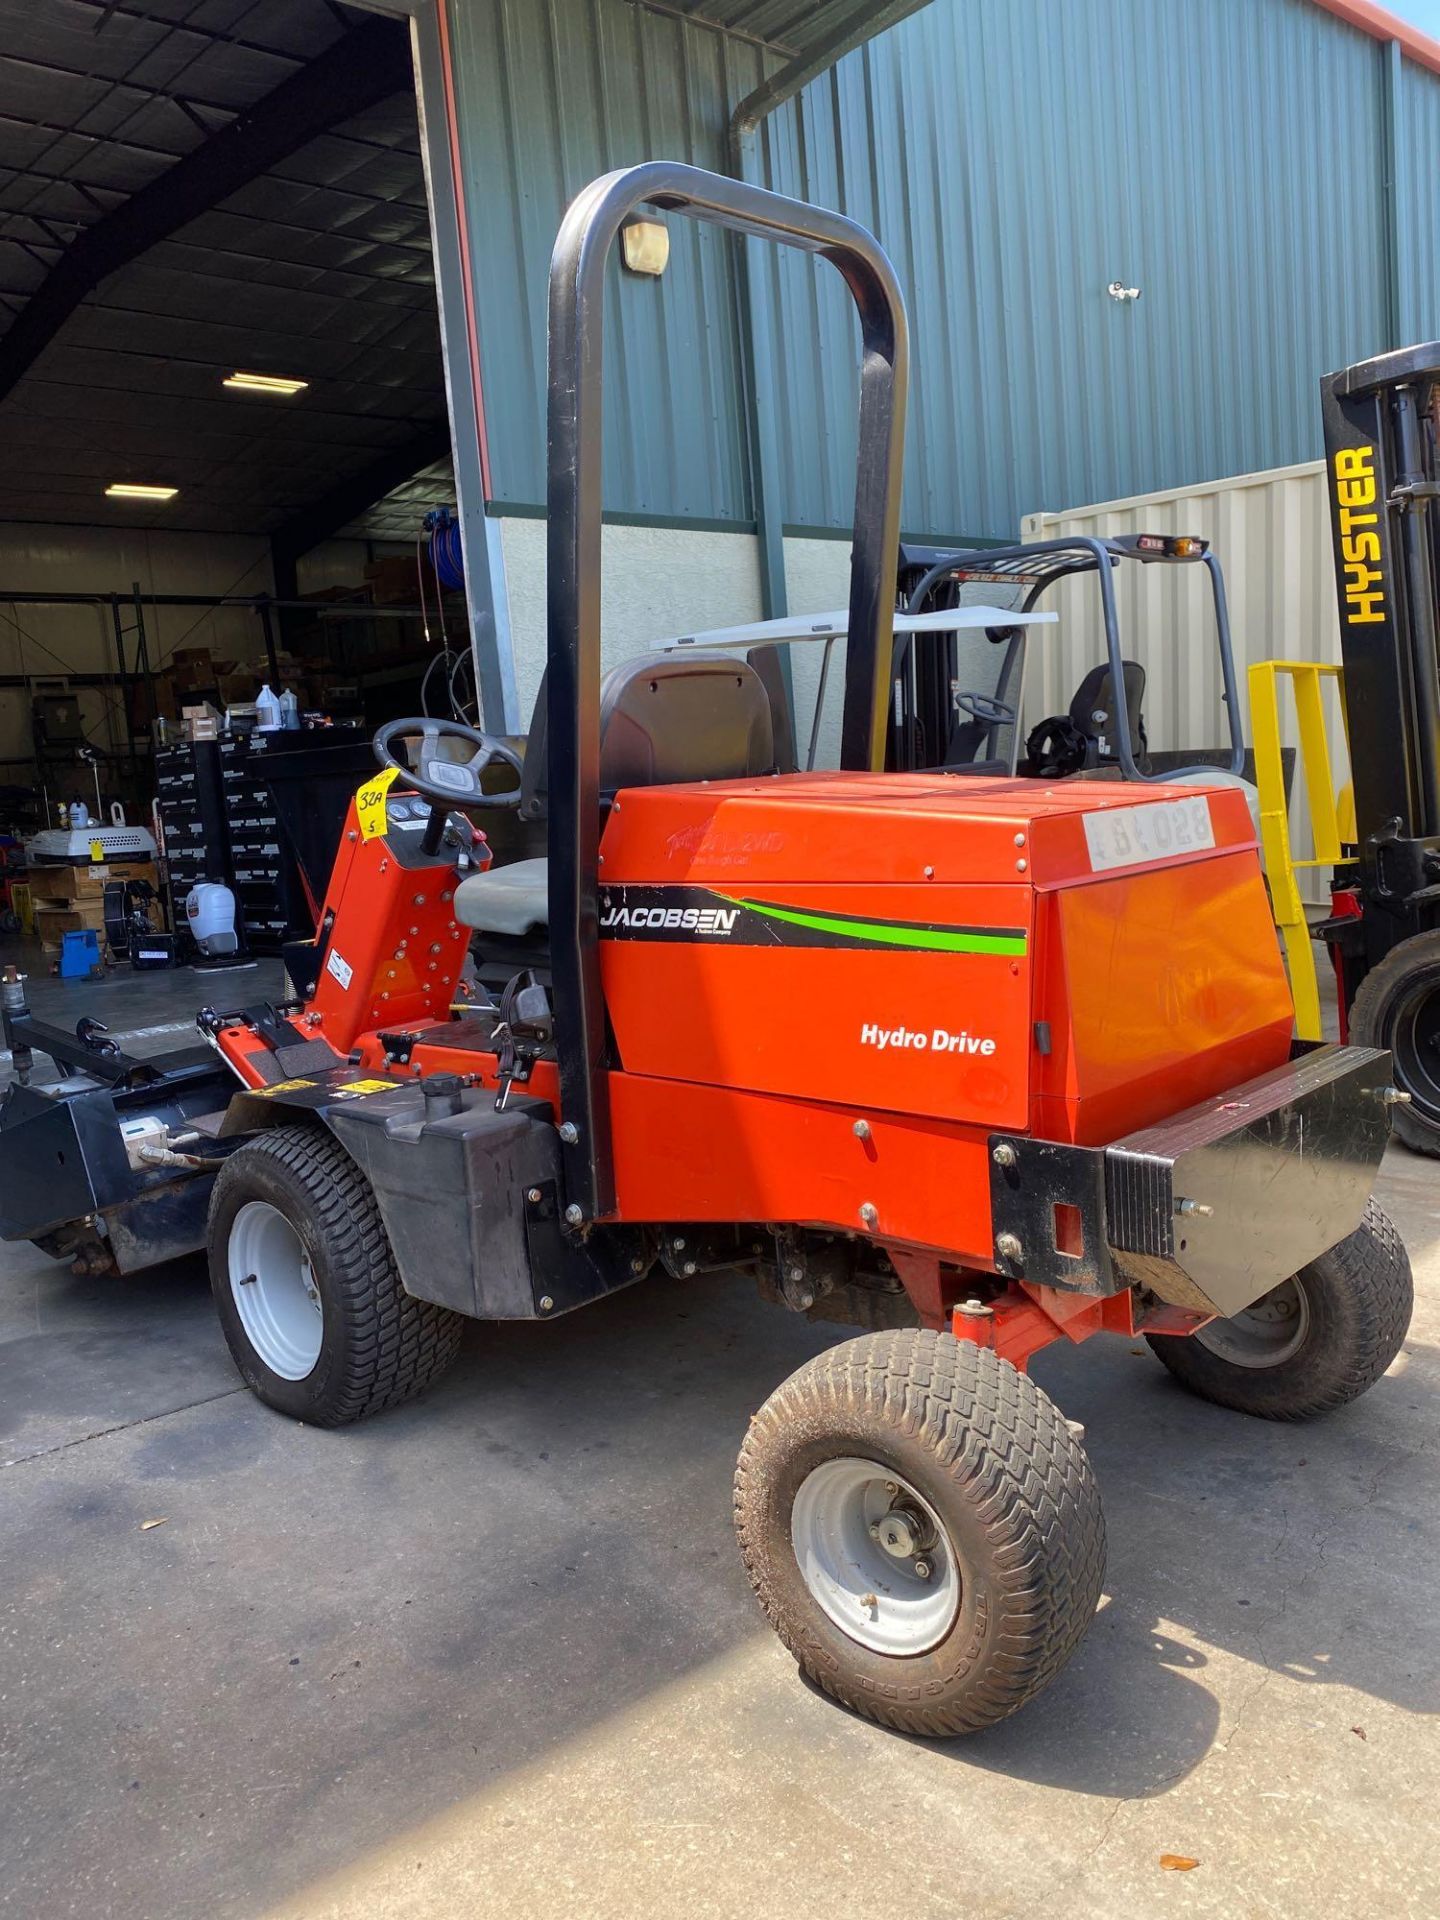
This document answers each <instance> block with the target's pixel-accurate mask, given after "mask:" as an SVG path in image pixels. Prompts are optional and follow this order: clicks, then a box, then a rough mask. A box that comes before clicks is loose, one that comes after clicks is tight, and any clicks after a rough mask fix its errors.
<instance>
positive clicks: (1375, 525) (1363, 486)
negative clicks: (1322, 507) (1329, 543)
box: [1335, 447, 1385, 627]
mask: <svg viewBox="0 0 1440 1920" xmlns="http://www.w3.org/2000/svg"><path fill="white" fill-rule="evenodd" d="M1335 505H1336V510H1337V512H1338V514H1339V517H1340V554H1341V558H1342V560H1343V562H1344V568H1345V618H1346V620H1347V621H1348V623H1349V624H1350V625H1351V626H1352V627H1364V626H1373V625H1374V624H1375V623H1376V622H1377V621H1381V620H1383V619H1384V618H1385V576H1384V575H1383V574H1382V573H1381V571H1380V534H1379V531H1378V529H1379V526H1380V515H1379V513H1378V512H1377V511H1376V486H1375V451H1374V449H1373V448H1372V447H1345V448H1342V449H1341V450H1340V452H1339V453H1337V454H1336V455H1335Z"/></svg>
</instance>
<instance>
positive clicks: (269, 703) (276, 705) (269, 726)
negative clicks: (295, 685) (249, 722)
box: [255, 680, 281, 733]
mask: <svg viewBox="0 0 1440 1920" xmlns="http://www.w3.org/2000/svg"><path fill="white" fill-rule="evenodd" d="M280 724H281V722H280V702H279V699H278V698H277V697H276V695H275V694H273V693H272V692H271V691H270V682H269V681H268V680H267V681H265V682H264V683H263V685H262V686H261V688H260V691H259V693H258V694H256V696H255V731H256V732H257V733H277V732H278V731H279V729H280Z"/></svg>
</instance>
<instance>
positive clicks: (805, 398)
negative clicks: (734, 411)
mask: <svg viewBox="0 0 1440 1920" xmlns="http://www.w3.org/2000/svg"><path fill="white" fill-rule="evenodd" d="M1385 57H1386V56H1385V55H1384V52H1383V50H1382V49H1381V48H1380V47H1378V46H1377V45H1376V43H1375V42H1374V41H1373V40H1372V39H1371V38H1369V37H1368V36H1367V35H1366V34H1364V33H1362V32H1360V31H1358V30H1357V29H1355V28H1353V27H1350V26H1348V25H1346V24H1344V23H1343V22H1341V21H1339V20H1337V19H1335V18H1334V17H1333V16H1331V15H1329V14H1327V13H1325V12H1323V11H1321V10H1320V9H1319V8H1317V7H1314V6H1312V5H1310V4H1308V0H1068V3H1067V5H1066V6H1064V7H1063V8H1056V7H1053V6H1050V5H1046V4H1041V0H935V4H933V5H932V6H930V7H928V8H926V9H925V10H923V11H921V12H920V13H918V14H917V15H916V16H915V17H914V18H912V19H910V20H908V21H906V22H904V23H903V24H902V25H901V26H899V27H897V28H895V29H894V30H892V31H891V32H889V33H887V34H885V35H883V36H881V37H880V38H879V39H877V40H874V41H872V42H870V43H869V44H868V45H867V46H865V47H864V48H862V49H860V50H859V51H858V52H856V53H852V54H850V55H849V56H847V58H846V59H845V60H844V61H842V62H841V63H840V64H839V66H838V67H837V68H836V69H834V70H833V71H832V72H831V73H829V74H827V75H825V76H824V77H822V78H821V79H820V80H818V81H816V82H815V83H813V84H812V85H811V86H810V87H809V88H808V89H806V91H805V92H804V93H803V94H802V95H801V96H800V97H799V98H798V99H797V100H795V101H794V102H791V103H790V104H789V105H787V106H786V107H784V108H782V109H781V110H780V112H779V113H778V114H776V115H775V116H774V118H773V119H772V120H771V121H770V122H769V123H768V124H767V127H766V131H765V141H764V152H765V164H766V167H767V169H768V177H769V179H770V181H771V183H772V184H773V185H775V186H776V187H778V188H780V189H781V190H782V191H785V192H792V193H799V194H801V195H802V196H807V197H812V198H817V199H822V200H825V201H826V202H827V203H828V204H831V205H837V206H839V207H841V208H842V209H843V210H844V211H847V212H851V213H853V214H855V216H856V217H857V218H859V219H861V220H864V221H865V222H866V223H867V224H872V225H874V227H875V228H876V230H877V231H878V233H879V235H880V238H881V240H882V241H883V242H884V244H885V245H886V247H887V249H888V250H889V251H890V253H891V255H892V258H893V259H894V260H895V263H896V266H897V269H898V271H899V273H900V277H901V280H902V282H903V284H904V286H905V289H906V293H907V297H908V299H909V302H910V308H911V319H912V329H913V348H914V366H913V384H912V405H911V415H910V434H909V448H908V457H907V465H906V496H905V506H904V521H905V525H906V526H907V527H908V528H911V529H913V530H915V531H917V532H918V531H928V532H931V533H934V534H936V535H937V536H940V535H947V534H954V533H966V534H996V535H1002V536H1003V535H1007V534H1009V535H1013V534H1014V533H1015V531H1016V530H1017V528H1018V525H1019V520H1020V516H1021V514H1022V513H1024V512H1026V511H1030V510H1033V509H1035V508H1038V507H1041V506H1045V507H1061V506H1063V505H1065V504H1067V503H1069V502H1074V501H1084V500H1093V499H1103V498H1107V497H1111V496H1115V495H1121V494H1128V493H1133V492H1136V491H1139V490H1142V489H1144V490H1149V489H1153V488H1157V487H1161V486H1172V485H1178V484H1183V483H1187V482H1189V481H1193V480H1199V479H1205V478H1212V477H1215V476H1217V475H1223V474H1226V473H1234V472H1245V471H1254V470H1257V469H1261V468H1265V467H1271V466H1278V465H1283V464H1286V463H1289V462H1292V461H1295V460H1299V459H1304V458H1309V457H1311V456H1313V454H1314V453H1315V452H1316V451H1318V447H1319V412H1318V403H1317V400H1316V380H1317V378H1318V376H1319V375H1320V374H1321V373H1322V372H1324V371H1326V370H1328V369H1329V368H1331V367H1334V366H1338V365H1342V364H1344V363H1346V362H1347V361H1350V360H1354V359H1357V358H1359V357H1360V356H1361V355H1363V354H1366V353H1371V352H1374V351H1376V350H1378V349H1379V348H1381V347H1383V346H1384V345H1385V344H1387V343H1386V339H1385V302H1384V295H1383V285H1384V281H1383V241H1382V227H1381V218H1382V202H1381V192H1380V155H1381V150H1382V147H1381V143H1382V120H1381V114H1382V83H1383V70H1382V62H1383V60H1384V58H1385ZM1413 72H1414V74H1415V76H1416V80H1417V83H1423V86H1424V87H1425V88H1427V89H1430V90H1431V93H1433V94H1434V95H1435V97H1437V98H1440V81H1437V80H1435V79H1434V78H1433V77H1432V76H1430V75H1428V74H1423V73H1420V72H1419V70H1413ZM1431 93H1419V94H1418V97H1419V98H1420V99H1421V100H1423V101H1424V103H1425V108H1424V110H1431ZM1433 110H1434V111H1435V112H1437V113H1440V107H1434V108H1433ZM1412 111H1413V112H1414V113H1416V114H1418V113H1419V112H1421V111H1422V108H1421V107H1418V106H1417V107H1414V108H1413V109H1412ZM1436 138H1437V133H1436V131H1435V130H1433V129H1432V130H1430V131H1429V132H1428V133H1427V134H1426V135H1425V140H1427V141H1428V142H1429V144H1428V146H1426V145H1423V144H1422V142H1421V141H1420V140H1418V139H1417V141H1416V146H1417V149H1419V150H1420V151H1422V152H1424V153H1427V154H1428V155H1430V156H1432V157H1433V155H1434V153H1435V151H1436V145H1435V142H1436ZM1428 164H1429V165H1430V166H1431V173H1432V175H1433V158H1432V159H1431V160H1430V161H1429V162H1428ZM1431 190H1432V191H1433V187H1432V188H1431ZM1417 227H1418V231H1419V232H1420V233H1428V234H1431V235H1433V233H1434V232H1435V226H1434V224H1433V220H1432V223H1431V224H1430V225H1429V226H1428V227H1426V226H1424V225H1423V224H1421V223H1417ZM1426 257H1427V261H1428V260H1429V259H1430V258H1431V257H1432V250H1429V249H1426ZM1430 270H1432V271H1433V267H1432V268H1431V269H1430ZM808 271H809V270H808V269H807V268H806V267H805V266H804V265H803V264H802V263H797V262H793V261H789V260H785V261H777V262H776V263H775V264H774V265H773V267H772V269H771V272H772V275H773V276H775V277H776V278H777V279H778V284H779V292H778V300H779V308H778V318H777V322H776V333H777V339H778V340H780V341H781V342H782V343H784V344H785V345H786V346H787V348H788V355H789V357H788V364H787V367H786V372H785V391H784V393H783V395H782V396H781V398H782V400H783V404H782V405H781V407H780V415H781V428H782V435H783V438H784V460H785V486H784V500H783V512H784V517H785V518H786V520H787V521H792V522H800V523H805V524H821V525H831V526H843V525H844V524H845V522H846V520H847V519H848V513H849V507H848V501H847V493H848V478H847V469H848V467H849V463H850V461H851V459H852V458H853V398H852V397H851V392H852V381H853V373H852V368H853V361H854V352H855V348H854V344H853V341H854V330H853V323H851V322H849V321H848V319H846V318H845V316H844V303H843V298H842V296H840V295H839V294H838V293H837V292H836V291H835V290H834V289H829V288H823V287H821V288H820V289H819V290H817V291H811V290H809V289H807V287H806V285H805V278H806V275H807V272H808ZM1112 281H1114V282H1117V283H1119V284H1120V285H1122V286H1126V287H1130V286H1135V287H1139V289H1140V298H1139V299H1138V300H1134V301H1115V300H1113V299H1111V298H1110V296H1109V295H1108V294H1107V291H1106V288H1107V285H1108V284H1109V283H1110V282H1112ZM817 346H818V352H817V351H815V348H816V347H817ZM842 394H843V395H844V396H845V399H844V401H843V403H842V400H841V397H840V396H841V395H842ZM822 422H823V423H824V425H823V426H822V425H821V424H820V423H822Z"/></svg>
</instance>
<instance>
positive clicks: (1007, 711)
mask: <svg viewBox="0 0 1440 1920" xmlns="http://www.w3.org/2000/svg"><path fill="white" fill-rule="evenodd" d="M955 705H956V707H957V708H958V709H959V711H960V712H961V713H968V714H969V716H970V718H971V719H972V720H979V721H981V722H983V724H984V725H985V726H987V727H1013V726H1014V724H1015V709H1014V708H1013V707H1012V706H1008V705H1007V704H1006V702H1005V701H1003V700H992V699H991V698H990V695H989V694H988V693H957V694H956V695H955Z"/></svg>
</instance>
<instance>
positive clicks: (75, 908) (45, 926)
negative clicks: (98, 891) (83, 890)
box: [35, 900, 105, 953]
mask: <svg viewBox="0 0 1440 1920" xmlns="http://www.w3.org/2000/svg"><path fill="white" fill-rule="evenodd" d="M86 929H88V930H89V931H90V932H91V933H98V934H99V935H100V937H101V943H102V945H103V943H104V937H105V910H104V907H103V906H102V904H101V902H100V901H98V900H79V901H76V902H75V903H74V904H73V905H72V906H68V907H47V906H43V905H37V906H36V908H35V931H36V933H38V934H39V936H40V944H41V945H42V946H43V947H44V948H45V949H46V951H47V952H54V953H58V952H59V951H60V942H61V936H62V935H64V934H67V933H80V932H83V931H85V930H86Z"/></svg>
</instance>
